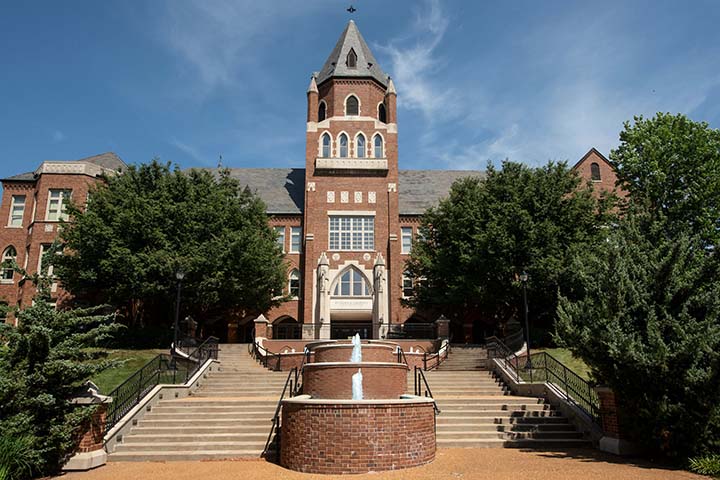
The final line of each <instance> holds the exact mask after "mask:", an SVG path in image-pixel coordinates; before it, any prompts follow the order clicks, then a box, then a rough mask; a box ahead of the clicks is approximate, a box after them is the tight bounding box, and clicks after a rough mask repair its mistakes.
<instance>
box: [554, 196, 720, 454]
mask: <svg viewBox="0 0 720 480" xmlns="http://www.w3.org/2000/svg"><path fill="white" fill-rule="evenodd" d="M656 214H657V212H653V213H652V214H650V213H647V212H644V213H638V212H637V210H636V209H635V208H633V209H631V210H630V211H628V212H627V214H626V216H625V217H624V218H623V220H622V222H621V223H620V225H618V226H617V227H616V228H613V229H612V230H609V231H608V237H607V241H606V242H602V243H600V244H598V245H596V246H595V247H594V248H593V249H587V250H584V251H580V252H577V254H576V255H575V256H574V258H573V261H572V267H571V269H570V272H571V273H572V275H571V282H570V284H571V285H573V287H574V288H573V289H572V290H571V291H569V292H567V294H566V295H565V296H563V297H561V299H560V305H559V308H558V316H559V321H558V323H557V341H558V342H559V343H560V344H564V345H566V346H567V347H568V348H569V349H570V350H572V352H573V353H574V354H575V355H577V356H578V357H580V358H582V359H583V360H584V361H585V362H586V363H587V364H588V365H590V366H591V368H592V375H593V377H594V378H595V380H596V381H597V382H599V383H601V384H606V385H608V386H609V387H611V388H612V389H613V390H614V391H615V392H616V394H617V395H618V397H619V399H620V401H621V402H622V412H623V424H624V425H625V426H626V427H628V428H629V433H631V434H632V435H633V437H634V439H635V440H636V441H637V442H640V443H641V444H643V445H646V446H649V447H651V448H654V449H657V450H661V451H663V452H665V453H666V454H668V455H671V456H678V457H680V458H686V457H687V456H689V455H695V454H703V453H706V452H708V451H713V450H714V451H715V452H717V451H718V449H719V448H720V282H718V278H720V262H719V260H720V259H719V258H718V256H717V254H716V253H715V252H714V250H713V249H708V248H707V247H706V245H705V240H704V239H703V238H702V237H701V236H700V235H698V234H696V233H687V232H678V233H675V234H673V235H671V236H669V235H668V234H667V222H666V221H665V220H660V221H657V220H656Z"/></svg>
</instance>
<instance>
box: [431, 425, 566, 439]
mask: <svg viewBox="0 0 720 480" xmlns="http://www.w3.org/2000/svg"><path fill="white" fill-rule="evenodd" d="M437 431H438V433H440V432H442V433H453V434H455V435H457V436H465V435H468V432H470V433H472V432H536V431H543V432H576V430H575V426H574V425H572V424H570V423H525V424H523V423H514V424H497V423H484V424H478V423H453V424H446V425H439V426H438V430H437Z"/></svg>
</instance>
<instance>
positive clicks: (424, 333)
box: [387, 323, 437, 340]
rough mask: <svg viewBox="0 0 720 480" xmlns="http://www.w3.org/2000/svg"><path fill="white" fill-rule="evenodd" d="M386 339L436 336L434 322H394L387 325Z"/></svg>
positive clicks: (432, 337)
mask: <svg viewBox="0 0 720 480" xmlns="http://www.w3.org/2000/svg"><path fill="white" fill-rule="evenodd" d="M387 336H388V339H403V338H408V339H430V340H434V339H436V338H437V331H436V328H435V324H432V323H399V324H398V323H394V324H392V325H390V326H389V329H388V332H387Z"/></svg>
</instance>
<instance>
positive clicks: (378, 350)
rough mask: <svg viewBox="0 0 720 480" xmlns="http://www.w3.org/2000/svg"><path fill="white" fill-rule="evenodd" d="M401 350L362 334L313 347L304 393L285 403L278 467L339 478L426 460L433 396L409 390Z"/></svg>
mask: <svg viewBox="0 0 720 480" xmlns="http://www.w3.org/2000/svg"><path fill="white" fill-rule="evenodd" d="M399 348H400V347H399V346H398V345H397V344H394V343H391V342H382V343H375V342H373V343H369V342H367V341H365V342H363V341H361V340H360V336H359V335H355V336H354V337H353V338H352V340H351V342H348V341H335V342H324V343H323V344H321V345H317V346H314V347H311V349H312V350H313V361H312V362H310V363H306V364H305V366H304V368H303V372H302V376H303V381H302V393H303V394H302V395H299V396H296V397H292V398H290V399H286V400H283V402H282V415H281V426H280V452H279V454H280V455H279V460H280V464H281V465H282V466H284V467H286V468H289V469H291V470H296V471H300V472H306V473H323V474H335V475H338V474H345V473H367V472H371V471H382V470H396V469H401V468H408V467H414V466H418V465H422V464H425V463H428V462H431V461H432V460H433V459H434V458H435V410H434V401H433V400H432V399H431V398H425V397H416V396H414V395H407V394H406V391H407V372H408V366H407V365H406V364H405V363H400V361H399V359H400V355H399V354H398V351H399ZM348 359H349V360H350V361H348Z"/></svg>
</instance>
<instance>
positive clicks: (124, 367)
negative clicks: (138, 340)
mask: <svg viewBox="0 0 720 480" xmlns="http://www.w3.org/2000/svg"><path fill="white" fill-rule="evenodd" d="M107 353H108V356H107V359H108V360H120V361H122V363H121V364H119V365H117V366H115V367H112V368H108V369H107V370H103V371H102V372H100V373H98V374H97V375H95V378H93V379H92V381H93V382H94V383H95V384H96V385H97V386H98V387H100V392H101V393H103V394H108V393H110V392H111V391H112V390H113V389H114V388H115V387H117V386H118V385H120V384H121V383H122V382H124V381H125V380H126V379H127V378H128V377H129V376H130V375H132V374H133V373H135V372H136V371H137V370H139V369H140V368H141V367H142V366H143V365H145V364H146V363H147V362H149V361H150V360H152V359H153V358H154V357H155V356H156V355H157V354H158V353H168V350H156V349H153V350H107Z"/></svg>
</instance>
